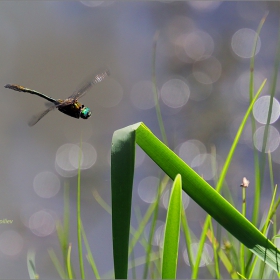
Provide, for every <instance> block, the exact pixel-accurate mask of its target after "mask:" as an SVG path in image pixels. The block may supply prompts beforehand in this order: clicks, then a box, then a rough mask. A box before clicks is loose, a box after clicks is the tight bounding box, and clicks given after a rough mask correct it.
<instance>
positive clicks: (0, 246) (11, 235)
mask: <svg viewBox="0 0 280 280" xmlns="http://www.w3.org/2000/svg"><path fill="white" fill-rule="evenodd" d="M22 248H23V238H22V237H21V235H20V234H19V233H17V232H16V231H14V230H4V231H2V233H1V234H0V251H1V252H2V253H3V254H4V255H6V256H9V257H13V256H16V255H18V254H19V253H20V252H21V250H22Z"/></svg>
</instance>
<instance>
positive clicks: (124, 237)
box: [111, 126, 135, 279]
mask: <svg viewBox="0 0 280 280" xmlns="http://www.w3.org/2000/svg"><path fill="white" fill-rule="evenodd" d="M134 159H135V128H134V127H133V126H131V127H127V128H125V129H122V130H117V131H116V132H115V133H114V135H113V140H112V148H111V192H112V194H111V195H112V231H113V254H114V267H115V278H117V279H126V278H127V267H128V244H129V227H130V215H131V196H132V184H133V175H134Z"/></svg>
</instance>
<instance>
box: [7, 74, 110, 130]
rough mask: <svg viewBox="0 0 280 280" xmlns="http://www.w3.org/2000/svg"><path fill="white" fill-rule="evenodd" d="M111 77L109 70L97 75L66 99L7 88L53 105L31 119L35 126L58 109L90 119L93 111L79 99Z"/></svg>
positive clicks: (15, 86) (18, 87)
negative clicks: (36, 97) (26, 93)
mask: <svg viewBox="0 0 280 280" xmlns="http://www.w3.org/2000/svg"><path fill="white" fill-rule="evenodd" d="M109 75H110V71H109V70H108V69H106V70H104V71H102V72H100V73H99V74H97V75H95V76H94V77H93V78H91V79H89V80H87V82H85V83H84V84H83V85H82V86H81V87H80V88H79V89H78V90H76V91H74V93H73V94H72V95H70V96H69V97H68V98H66V99H54V98H52V97H49V96H47V95H45V94H43V93H41V92H38V91H35V90H32V89H29V88H25V87H23V86H20V85H14V84H7V85H5V88H9V89H12V90H15V91H19V92H28V93H31V94H35V95H37V96H40V97H42V98H44V99H46V100H48V101H49V102H51V103H49V102H48V104H47V106H48V108H47V109H46V110H44V111H43V112H40V113H39V114H37V115H35V116H33V117H32V118H31V120H30V121H29V123H28V125H29V126H33V125H35V124H36V123H37V122H38V121H39V120H41V119H42V118H43V117H44V116H45V115H46V114H47V113H49V112H50V111H52V110H54V109H58V110H59V111H60V112H62V113H64V114H66V115H68V116H70V117H73V118H76V119H79V118H82V119H88V118H89V117H90V116H91V111H90V109H89V108H88V107H85V106H84V105H83V104H81V103H80V102H78V99H79V98H81V97H82V96H84V95H85V93H86V92H87V91H88V90H89V89H90V88H91V87H92V86H94V85H96V84H98V83H100V82H102V81H103V80H104V79H105V78H106V77H107V76H109Z"/></svg>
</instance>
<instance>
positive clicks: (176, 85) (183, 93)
mask: <svg viewBox="0 0 280 280" xmlns="http://www.w3.org/2000/svg"><path fill="white" fill-rule="evenodd" d="M160 94H161V98H162V101H163V102H164V103H165V104H166V105H167V106H168V107H171V108H180V107H182V106H184V105H185V104H186V103H187V102H188V99H189V97H190V89H189V87H188V85H187V84H186V83H185V82H184V81H183V80H180V79H170V80H168V81H167V82H166V83H164V84H163V86H162V88H161V92H160Z"/></svg>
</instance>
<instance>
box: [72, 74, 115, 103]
mask: <svg viewBox="0 0 280 280" xmlns="http://www.w3.org/2000/svg"><path fill="white" fill-rule="evenodd" d="M109 75H110V71H109V70H108V69H106V70H104V71H102V72H100V73H99V74H97V75H95V76H94V77H93V78H91V79H88V80H87V81H86V82H84V83H83V84H82V85H81V87H80V88H79V89H78V90H76V91H75V92H74V93H73V94H72V95H71V96H69V97H68V98H67V99H75V100H77V99H79V98H81V97H82V96H84V95H85V93H86V92H87V91H88V90H89V89H90V88H91V87H92V86H94V85H95V84H98V83H100V82H102V81H103V80H104V79H105V78H106V77H107V76H109Z"/></svg>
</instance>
